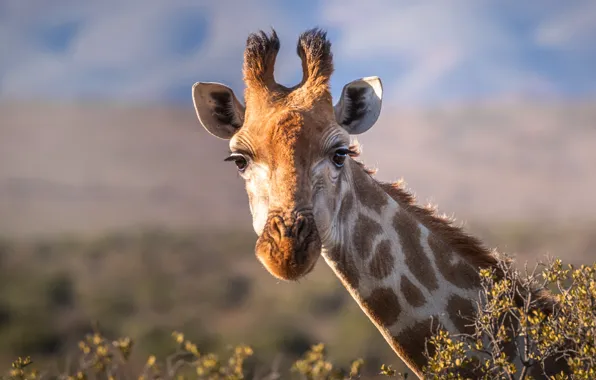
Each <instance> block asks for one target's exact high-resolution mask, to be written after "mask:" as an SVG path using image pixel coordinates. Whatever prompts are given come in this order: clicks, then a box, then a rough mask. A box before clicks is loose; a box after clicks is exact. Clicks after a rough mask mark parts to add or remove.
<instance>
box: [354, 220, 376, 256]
mask: <svg viewBox="0 0 596 380" xmlns="http://www.w3.org/2000/svg"><path fill="white" fill-rule="evenodd" d="M381 233H383V227H382V226H381V225H380V224H379V223H378V222H376V221H374V220H372V219H371V218H369V217H368V216H366V215H364V214H360V215H358V219H357V220H356V225H355V226H354V231H353V233H352V243H353V247H354V250H355V251H356V252H358V254H359V255H360V257H361V258H362V259H367V258H369V257H370V254H371V252H372V249H373V242H374V240H375V237H377V235H380V234H381Z"/></svg>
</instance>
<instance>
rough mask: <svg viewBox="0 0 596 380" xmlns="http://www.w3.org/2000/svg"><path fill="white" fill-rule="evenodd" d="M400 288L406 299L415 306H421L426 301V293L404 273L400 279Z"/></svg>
mask: <svg viewBox="0 0 596 380" xmlns="http://www.w3.org/2000/svg"><path fill="white" fill-rule="evenodd" d="M400 289H401V292H402V294H403V295H404V297H405V298H406V301H408V303H409V304H410V305H412V306H414V307H420V306H422V305H424V304H425V303H426V299H425V298H424V294H422V291H420V289H418V288H417V287H416V285H414V284H413V283H412V281H410V279H409V278H408V277H407V276H405V275H402V276H401V280H400Z"/></svg>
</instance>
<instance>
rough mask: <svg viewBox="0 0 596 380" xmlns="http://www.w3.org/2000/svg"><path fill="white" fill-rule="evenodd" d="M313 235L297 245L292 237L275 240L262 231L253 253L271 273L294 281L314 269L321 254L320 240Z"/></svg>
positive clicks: (281, 278)
mask: <svg viewBox="0 0 596 380" xmlns="http://www.w3.org/2000/svg"><path fill="white" fill-rule="evenodd" d="M314 235H315V236H313V237H312V238H311V239H310V240H309V241H304V242H303V244H301V245H300V246H299V245H298V244H296V239H294V238H286V237H283V238H281V239H279V240H278V241H277V242H276V241H274V240H273V239H271V238H270V237H269V236H267V235H266V234H265V233H264V234H262V235H261V236H260V237H259V239H258V240H257V244H256V247H255V253H256V256H257V258H258V259H259V260H260V261H261V263H262V264H263V266H265V268H266V269H267V271H268V272H269V273H271V275H273V276H274V277H276V278H278V279H280V280H286V281H296V280H299V279H300V278H302V277H304V276H306V275H307V274H308V273H310V272H311V271H312V270H313V269H314V267H315V264H316V263H317V260H318V258H319V256H320V254H321V242H320V240H319V237H318V235H316V234H314Z"/></svg>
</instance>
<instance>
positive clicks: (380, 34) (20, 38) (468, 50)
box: [0, 0, 596, 105]
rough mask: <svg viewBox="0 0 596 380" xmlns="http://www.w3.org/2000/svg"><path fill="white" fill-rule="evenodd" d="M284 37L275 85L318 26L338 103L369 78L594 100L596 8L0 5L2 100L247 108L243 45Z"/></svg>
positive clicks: (416, 97) (109, 0)
mask: <svg viewBox="0 0 596 380" xmlns="http://www.w3.org/2000/svg"><path fill="white" fill-rule="evenodd" d="M271 26H273V27H275V29H276V30H277V32H278V34H279V35H280V38H281V43H282V49H281V52H280V55H279V58H278V64H277V68H276V78H277V80H278V81H279V82H281V83H283V84H287V85H292V84H294V83H295V82H297V81H298V80H299V77H300V75H301V73H300V64H299V59H298V57H297V56H296V54H295V44H296V39H297V37H298V35H299V33H300V32H302V31H304V30H305V29H309V28H312V27H314V26H319V27H322V28H325V29H327V30H328V32H329V37H330V38H331V40H332V42H333V52H334V56H335V67H336V71H335V75H334V77H333V79H332V86H333V93H334V96H337V95H338V94H339V92H340V91H341V88H342V87H343V85H344V84H345V83H347V82H349V81H351V80H353V79H357V78H359V77H362V76H370V75H378V76H380V77H381V79H382V80H383V84H384V89H385V92H384V96H385V99H386V100H387V101H389V102H391V103H393V104H398V105H399V104H403V105H421V104H422V105H428V104H439V103H444V102H461V101H463V102H466V101H474V100H478V99H509V98H519V97H533V98H545V99H550V98H595V97H596V96H595V95H596V43H595V41H596V1H593V0H585V1H581V0H577V1H573V0H570V1H560V0H558V1H555V0H530V1H519V0H517V1H514V0H499V1H497V0H494V1H483V0H461V1H449V0H440V1H439V0H433V1H430V0H429V1H400V0H386V1H381V0H379V1H372V0H371V1H351V0H326V1H314V0H301V1H294V0H292V1H272V0H271V1H269V0H242V1H240V0H237V1H228V0H212V1H202V0H193V1H191V0H163V1H158V0H101V1H99V0H98V1H81V0H78V1H77V0H52V1H46V0H0V100H13V99H24V100H29V99H35V100H39V99H41V100H52V101H54V100H60V101H73V100H100V101H117V102H133V103H147V102H149V103H154V102H183V103H185V104H190V102H191V98H190V88H191V86H192V84H193V83H194V82H196V81H217V82H223V83H226V84H228V85H229V86H230V87H232V88H233V89H234V90H235V92H236V93H237V94H238V95H239V96H241V91H242V81H241V66H242V53H243V49H244V43H245V41H246V37H247V35H248V33H250V32H253V31H256V30H258V29H265V30H267V29H268V28H269V27H271Z"/></svg>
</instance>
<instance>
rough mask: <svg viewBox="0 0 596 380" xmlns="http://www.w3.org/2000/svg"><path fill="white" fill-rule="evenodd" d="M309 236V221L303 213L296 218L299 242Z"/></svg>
mask: <svg viewBox="0 0 596 380" xmlns="http://www.w3.org/2000/svg"><path fill="white" fill-rule="evenodd" d="M307 236H308V221H307V220H306V218H305V217H304V216H302V215H300V216H299V217H298V219H296V239H297V240H298V241H299V242H301V243H302V242H303V241H304V239H305V238H306V237H307Z"/></svg>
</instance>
